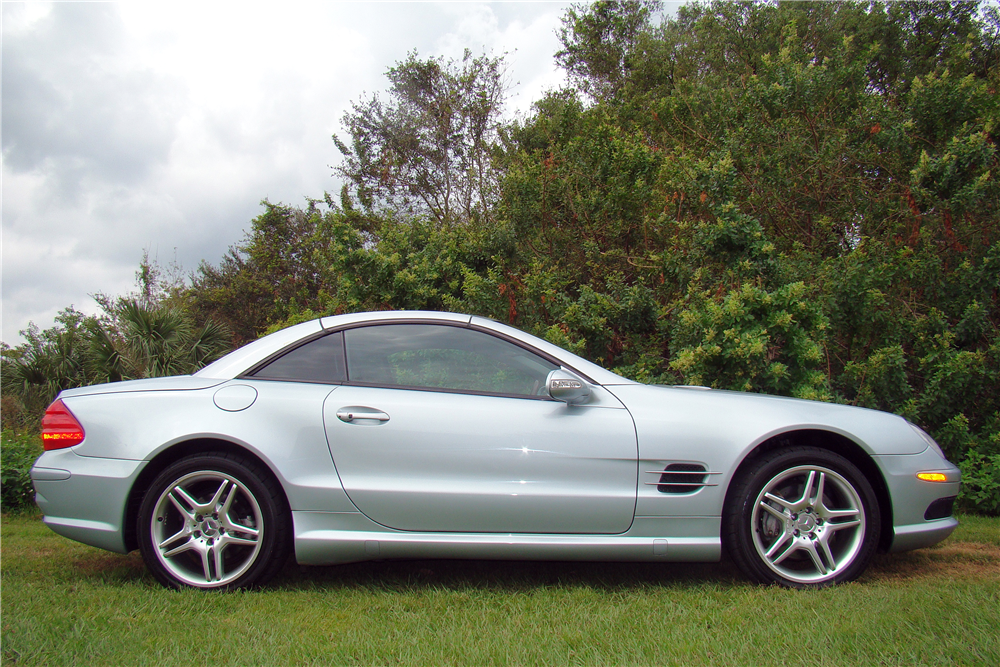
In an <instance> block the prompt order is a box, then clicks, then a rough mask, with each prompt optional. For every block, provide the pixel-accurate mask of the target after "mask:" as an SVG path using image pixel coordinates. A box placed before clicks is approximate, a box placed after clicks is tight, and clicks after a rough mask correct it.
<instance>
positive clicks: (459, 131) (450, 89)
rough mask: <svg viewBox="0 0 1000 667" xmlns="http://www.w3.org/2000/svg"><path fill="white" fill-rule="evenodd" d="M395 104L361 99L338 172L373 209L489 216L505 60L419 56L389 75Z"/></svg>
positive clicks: (346, 203)
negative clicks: (456, 60) (424, 57)
mask: <svg viewBox="0 0 1000 667" xmlns="http://www.w3.org/2000/svg"><path fill="white" fill-rule="evenodd" d="M386 76H388V78H389V81H390V82H391V86H390V89H389V99H388V101H383V100H382V99H381V98H379V97H378V96H377V95H376V96H372V98H371V99H370V100H368V101H367V102H359V103H355V104H353V105H352V111H350V112H348V113H347V114H345V115H344V118H343V123H344V127H345V129H346V130H347V133H348V134H349V135H350V137H351V144H350V146H347V145H346V144H345V143H344V142H343V141H341V140H340V139H339V138H337V136H336V135H335V136H334V137H333V139H334V142H335V143H336V145H337V148H338V149H339V150H340V152H341V153H342V154H343V156H344V161H343V163H342V164H341V165H340V166H339V167H337V168H336V170H335V173H336V174H338V175H340V176H342V177H343V178H344V179H345V180H346V181H347V183H346V185H345V186H344V191H343V194H342V198H341V201H342V205H343V207H344V208H345V209H347V210H350V209H353V208H354V200H355V198H356V199H357V201H359V202H360V203H361V205H362V206H363V207H364V209H365V210H366V211H367V212H369V213H374V214H386V213H392V214H393V215H395V216H404V217H405V216H415V215H425V216H429V217H431V218H433V219H434V220H436V221H437V223H438V224H439V225H442V226H450V225H454V224H464V223H469V222H472V221H475V220H482V219H484V218H486V217H487V216H489V214H490V212H491V211H492V207H493V204H494V202H495V201H496V198H497V188H498V182H499V178H500V174H499V170H498V169H497V166H496V165H495V164H494V161H493V151H494V150H495V148H496V146H497V144H498V142H499V139H500V128H501V118H502V112H503V104H504V96H505V93H506V90H507V81H506V79H505V74H504V65H503V58H502V57H496V58H493V57H488V56H480V57H478V58H473V57H472V55H471V53H470V52H469V51H466V52H465V56H464V57H463V58H462V60H461V62H455V61H451V60H449V61H445V60H444V59H443V58H428V59H426V60H421V59H419V58H418V57H417V54H416V53H411V54H410V55H409V57H408V58H407V59H406V60H405V61H403V62H401V63H397V64H396V66H395V67H392V68H390V69H389V70H388V72H387V73H386Z"/></svg>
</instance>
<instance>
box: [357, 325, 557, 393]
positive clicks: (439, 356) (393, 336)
mask: <svg viewBox="0 0 1000 667" xmlns="http://www.w3.org/2000/svg"><path fill="white" fill-rule="evenodd" d="M345 341H346V347H347V368H348V373H349V376H350V379H351V382H361V383H366V384H376V385H380V386H403V387H430V388H440V389H454V390H459V391H475V392H487V393H494V394H508V395H520V396H537V395H540V390H541V391H544V386H545V378H546V377H547V376H548V374H549V371H551V370H553V369H555V368H557V366H556V365H554V364H551V363H549V362H548V361H546V360H545V359H543V358H541V357H539V356H538V355H536V354H533V353H531V352H529V351H527V350H525V349H524V348H521V347H518V346H517V345H513V344H512V343H508V342H507V341H504V340H501V339H499V338H496V337H495V336H490V335H489V334H484V333H481V332H479V331H474V330H472V329H464V328H459V327H450V326H443V325H432V324H386V325H381V326H371V327H363V328H359V329H349V330H348V331H347V332H346V336H345Z"/></svg>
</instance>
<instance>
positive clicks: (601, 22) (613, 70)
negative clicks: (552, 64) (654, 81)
mask: <svg viewBox="0 0 1000 667" xmlns="http://www.w3.org/2000/svg"><path fill="white" fill-rule="evenodd" d="M662 6H663V5H662V3H661V2H660V1H659V0H599V1H598V2H595V3H593V4H587V5H575V6H573V7H572V8H570V9H569V10H567V11H566V14H565V15H564V16H563V18H562V28H560V30H559V41H560V42H562V45H563V48H562V49H561V50H559V51H557V52H556V62H558V63H559V64H560V65H561V66H562V67H563V68H565V69H566V71H567V72H568V73H569V75H570V79H571V80H572V81H573V83H574V84H575V85H576V86H577V87H578V88H579V89H580V90H581V91H583V92H584V93H586V94H587V95H589V96H590V97H591V98H593V99H595V100H610V99H613V98H615V97H616V96H618V95H620V94H621V92H622V90H623V88H624V86H625V84H626V82H627V81H628V79H629V77H630V75H631V73H632V71H633V70H634V69H636V67H637V66H639V64H640V62H641V61H642V60H643V59H642V58H641V57H640V55H641V53H640V44H641V42H642V38H643V36H644V35H645V34H648V33H649V32H650V30H651V19H652V16H653V15H654V14H655V13H656V12H658V11H659V10H660V9H662Z"/></svg>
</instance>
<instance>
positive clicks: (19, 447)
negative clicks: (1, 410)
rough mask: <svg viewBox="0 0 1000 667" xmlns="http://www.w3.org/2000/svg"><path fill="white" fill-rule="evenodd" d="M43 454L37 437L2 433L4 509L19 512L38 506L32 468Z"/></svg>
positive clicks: (0, 474) (0, 473)
mask: <svg viewBox="0 0 1000 667" xmlns="http://www.w3.org/2000/svg"><path fill="white" fill-rule="evenodd" d="M41 453H42V441H41V439H40V438H39V437H38V436H37V435H17V434H15V433H13V432H12V431H7V430H4V431H2V432H0V510H3V511H4V512H17V511H20V510H24V509H28V508H30V507H34V506H35V489H34V487H33V486H32V485H31V475H30V474H29V472H30V470H31V466H32V465H34V463H35V459H37V458H38V456H39V455H40V454H41Z"/></svg>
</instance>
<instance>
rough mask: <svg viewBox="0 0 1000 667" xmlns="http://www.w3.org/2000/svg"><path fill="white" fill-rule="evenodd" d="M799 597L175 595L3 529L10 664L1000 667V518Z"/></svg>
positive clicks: (451, 566)
mask: <svg viewBox="0 0 1000 667" xmlns="http://www.w3.org/2000/svg"><path fill="white" fill-rule="evenodd" d="M962 521H963V524H962V527H961V528H959V530H958V531H956V534H955V535H954V536H952V537H951V538H950V539H949V540H947V541H946V542H945V543H943V544H942V545H940V546H938V547H936V548H933V549H924V550H920V551H916V552H912V553H909V554H898V555H894V556H880V557H878V558H877V560H876V562H875V563H874V564H873V566H872V567H871V569H870V570H869V572H868V573H867V574H866V575H865V577H864V578H863V579H862V580H861V581H859V582H856V583H853V584H849V585H845V586H839V587H836V588H832V589H826V590H821V591H807V592H795V591H787V590H782V589H777V588H764V587H759V586H752V585H749V584H747V583H746V582H745V581H744V580H743V579H742V578H741V577H740V576H739V575H738V574H737V573H736V572H735V571H734V570H733V568H732V566H730V565H728V564H726V563H723V564H717V565H673V566H668V565H662V564H656V565H654V564H613V563H596V564H592V563H504V562H496V561H468V562H463V561H406V562H396V563H365V564H358V565H349V566H340V567H321V568H300V567H298V566H296V565H289V566H288V567H287V568H285V570H284V571H283V572H282V573H281V574H280V575H279V576H278V578H277V579H276V580H275V581H274V582H273V583H272V584H271V585H269V586H268V587H267V588H265V589H264V590H261V591H256V592H249V593H247V592H242V593H235V594H218V593H207V594H206V593H200V592H197V591H168V590H165V589H163V588H161V587H160V586H159V585H158V584H156V583H155V581H154V580H153V579H152V577H150V576H149V574H148V573H147V572H146V570H145V568H144V566H143V564H142V561H141V559H140V558H139V557H138V554H130V555H127V556H121V555H117V554H110V553H106V552H102V551H99V550H96V549H92V548H90V547H85V546H83V545H79V544H76V543H74V542H71V541H69V540H66V539H63V538H61V537H59V536H57V535H55V534H54V533H52V532H50V531H49V530H48V529H47V528H45V526H44V525H43V524H42V523H41V521H40V520H39V518H38V517H37V516H32V515H27V516H23V515H22V516H9V515H7V516H4V517H3V525H2V543H0V548H2V570H0V572H2V582H0V583H2V589H0V596H2V599H0V603H2V621H0V624H2V655H3V663H4V664H15V663H16V664H19V665H20V664H25V665H34V664H86V665H94V664H96V665H116V666H118V665H146V664H157V665H172V664H176V665H192V664H234V665H250V664H267V665H285V664H302V663H305V664H309V663H315V664H324V665H326V664H362V665H370V664H379V665H381V664H442V663H443V664H475V665H479V664H533V665H534V664H559V665H561V664H609V665H623V664H624V665H627V664H657V665H672V664H695V665H698V664H726V665H730V664H749V665H770V664H774V665H776V664H781V665H797V664H802V665H844V664H857V665H866V666H867V665H872V664H890V665H891V664H899V665H909V664H918V663H919V664H969V665H975V664H1000V633H998V632H997V628H998V627H1000V519H987V518H981V517H963V518H962Z"/></svg>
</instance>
